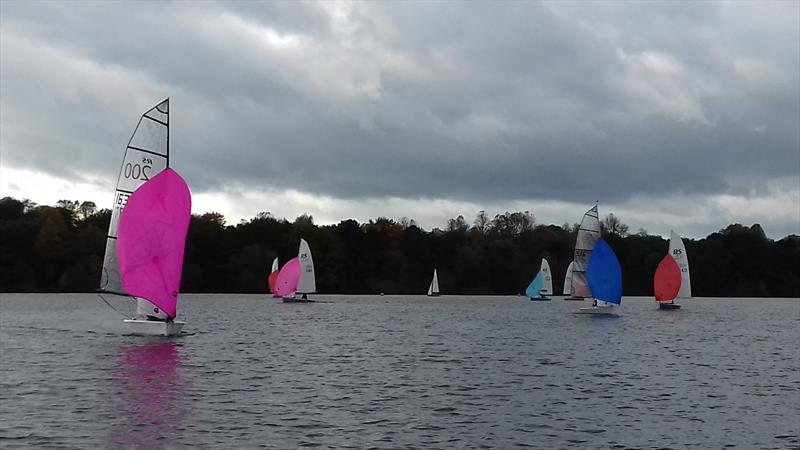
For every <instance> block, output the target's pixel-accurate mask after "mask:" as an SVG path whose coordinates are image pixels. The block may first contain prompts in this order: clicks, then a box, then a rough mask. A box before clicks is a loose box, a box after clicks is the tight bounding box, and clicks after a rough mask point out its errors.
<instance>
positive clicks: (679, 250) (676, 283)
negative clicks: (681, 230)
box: [653, 230, 692, 309]
mask: <svg viewBox="0 0 800 450" xmlns="http://www.w3.org/2000/svg"><path fill="white" fill-rule="evenodd" d="M669 233H670V236H669V254H668V255H666V256H665V257H664V259H663V260H662V261H661V263H660V264H659V265H658V268H657V269H656V273H655V276H654V278H653V284H654V286H653V287H654V289H655V296H656V302H658V307H659V308H660V309H679V308H680V307H681V305H679V304H677V303H675V299H676V298H691V297H692V284H691V280H690V279H689V256H688V255H687V254H686V247H684V245H683V239H681V237H680V236H678V234H677V233H675V232H674V231H672V230H670V232H669ZM668 259H670V260H672V262H670V261H667V260H668ZM674 288H676V289H677V290H676V292H675V293H674V295H673V294H672V289H674Z"/></svg>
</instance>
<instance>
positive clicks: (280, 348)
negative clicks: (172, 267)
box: [0, 294, 800, 449]
mask: <svg viewBox="0 0 800 450" xmlns="http://www.w3.org/2000/svg"><path fill="white" fill-rule="evenodd" d="M317 298H320V299H322V300H326V301H329V302H328V303H316V304H279V303H277V302H276V301H275V300H274V299H272V298H268V297H266V296H252V295H184V296H182V300H181V301H182V303H181V308H182V311H181V313H180V314H179V316H182V317H183V318H185V319H186V320H187V322H188V323H187V325H186V327H185V328H184V335H182V336H180V337H176V338H143V337H137V336H126V335H124V334H122V326H121V320H120V319H121V317H120V316H119V315H118V314H117V313H116V312H114V311H113V310H111V309H110V308H109V307H108V306H106V305H104V304H102V303H100V301H99V300H98V298H97V296H95V295H43V294H35V295H9V294H2V295H1V296H0V342H1V344H0V345H2V364H1V365H0V371H1V372H0V373H1V374H2V376H1V377H0V447H4V448H22V447H26V448H27V447H34V446H35V447H48V448H75V447H78V448H130V449H157V448H183V447H197V448H203V447H220V448H258V447H261V448H279V449H285V448H298V447H324V448H357V449H365V448H386V449H389V448H392V449H395V448H425V449H428V448H453V449H464V448H514V447H531V448H546V449H550V448H620V449H621V448H674V449H677V448H698V449H713V448H723V447H736V448H743V449H758V448H795V449H797V448H798V447H800V437H798V435H799V434H800V429H799V428H800V357H799V354H798V351H799V350H798V342H800V331H798V330H799V329H800V301H798V300H794V299H693V300H689V301H686V302H684V307H683V309H681V310H678V311H659V310H658V309H657V308H656V306H655V304H654V303H653V302H652V300H651V299H645V298H627V297H626V298H624V299H623V306H622V307H621V308H620V309H619V311H620V316H619V317H616V318H592V317H588V316H579V315H574V314H571V311H573V310H575V309H577V308H578V307H579V306H581V305H582V304H581V303H580V302H567V301H563V300H561V299H560V298H557V299H555V300H554V301H552V302H529V301H526V300H525V299H523V298H522V297H460V296H443V297H440V298H436V299H428V298H426V297H408V296H399V297H395V296H383V297H378V296H356V297H348V296H319V297H317ZM115 305H116V306H118V307H121V305H120V303H115ZM584 306H585V305H584Z"/></svg>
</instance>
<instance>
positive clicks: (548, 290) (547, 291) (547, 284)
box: [539, 258, 553, 295]
mask: <svg viewBox="0 0 800 450" xmlns="http://www.w3.org/2000/svg"><path fill="white" fill-rule="evenodd" d="M539 271H540V272H541V273H542V290H541V291H539V294H541V295H553V276H552V275H551V274H550V263H548V262H547V260H546V259H544V258H542V267H541V268H540V269H539Z"/></svg>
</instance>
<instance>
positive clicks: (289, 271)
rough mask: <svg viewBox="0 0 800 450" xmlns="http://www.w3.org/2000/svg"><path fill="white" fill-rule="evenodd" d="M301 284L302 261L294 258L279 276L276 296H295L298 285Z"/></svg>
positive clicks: (276, 283)
mask: <svg viewBox="0 0 800 450" xmlns="http://www.w3.org/2000/svg"><path fill="white" fill-rule="evenodd" d="M299 282H300V260H299V259H297V258H292V259H290V260H289V262H287V263H286V264H285V265H284V266H283V268H282V269H281V273H279V274H278V281H276V282H275V295H277V296H278V297H284V296H289V295H293V294H294V293H295V292H296V291H297V283H299Z"/></svg>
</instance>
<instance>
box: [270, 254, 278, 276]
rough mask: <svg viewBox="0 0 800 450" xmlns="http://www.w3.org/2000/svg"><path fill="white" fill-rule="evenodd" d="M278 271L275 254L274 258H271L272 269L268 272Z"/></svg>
mask: <svg viewBox="0 0 800 450" xmlns="http://www.w3.org/2000/svg"><path fill="white" fill-rule="evenodd" d="M277 271H278V257H277V256H276V257H275V259H273V260H272V270H270V271H269V273H274V272H277Z"/></svg>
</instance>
